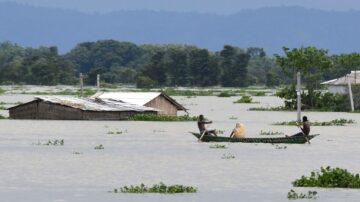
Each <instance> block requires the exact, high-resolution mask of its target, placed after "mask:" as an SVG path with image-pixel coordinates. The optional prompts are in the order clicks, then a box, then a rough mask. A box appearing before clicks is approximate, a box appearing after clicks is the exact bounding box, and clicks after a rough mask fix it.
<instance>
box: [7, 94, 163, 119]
mask: <svg viewBox="0 0 360 202" xmlns="http://www.w3.org/2000/svg"><path fill="white" fill-rule="evenodd" d="M136 113H151V114H157V113H158V110H157V109H154V108H151V107H146V106H139V105H135V104H131V103H125V102H118V101H114V100H111V99H88V98H76V97H69V96H40V97H35V100H33V101H31V102H27V103H24V104H20V105H17V106H14V107H11V108H9V115H10V118H11V119H54V120H127V119H128V118H129V116H131V115H133V114H136Z"/></svg>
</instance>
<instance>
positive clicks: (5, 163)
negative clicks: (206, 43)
mask: <svg viewBox="0 0 360 202" xmlns="http://www.w3.org/2000/svg"><path fill="white" fill-rule="evenodd" d="M32 97H33V96H31V95H7V94H5V95H2V96H0V102H1V101H2V102H8V103H10V102H11V103H15V102H18V101H21V102H25V101H30V100H31V99H32ZM174 98H175V99H176V100H177V101H178V102H180V103H181V104H184V105H185V107H186V108H188V109H189V113H190V115H199V114H200V113H202V114H204V115H205V116H206V117H207V118H208V119H211V120H213V124H211V126H210V127H209V128H216V129H220V130H223V131H224V135H226V136H228V135H229V133H230V131H231V129H232V128H233V127H234V126H235V123H236V122H242V123H244V124H245V126H246V129H247V133H246V135H247V136H248V137H259V136H260V135H259V133H260V132H261V130H264V131H278V132H283V133H285V134H293V133H296V132H298V129H297V128H296V127H293V126H292V127H291V126H274V125H271V123H273V122H278V121H290V120H295V119H296V113H295V112H256V111H248V110H247V109H248V108H250V107H258V106H264V107H269V106H271V107H272V106H280V105H282V101H281V100H280V99H278V98H276V97H272V96H264V97H253V99H254V101H258V102H260V103H259V104H233V101H235V100H237V99H238V98H239V97H230V98H219V97H214V96H208V97H192V98H187V97H177V96H175V97H174ZM1 113H2V114H4V115H7V112H6V111H1ZM303 115H307V116H308V118H309V119H310V121H329V120H332V119H335V118H346V119H354V120H355V121H356V122H357V123H356V124H351V125H348V126H330V127H329V126H327V127H320V126H318V127H315V126H313V127H312V128H311V133H313V134H320V136H318V137H316V138H315V139H313V140H312V141H311V144H304V145H286V146H287V148H286V149H276V146H275V145H271V144H246V143H232V144H228V143H226V146H227V147H228V148H227V149H211V148H209V146H210V145H213V144H212V143H199V142H198V141H197V140H196V139H195V138H194V137H193V136H192V135H191V134H189V131H197V126H196V123H195V122H134V121H46V120H0V163H1V164H0V201H1V202H29V201H34V202H65V201H74V202H75V201H76V202H98V201H106V202H107V201H153V202H157V201H179V202H180V201H181V202H183V201H214V202H215V201H288V199H287V193H288V191H289V190H290V189H294V190H296V191H297V192H303V193H305V192H307V191H308V190H316V191H318V196H319V197H318V199H317V200H316V201H359V198H360V191H359V190H351V189H320V188H294V187H292V185H291V182H292V181H294V180H295V179H297V178H299V177H301V176H302V175H309V174H310V172H311V171H314V170H319V168H320V167H321V166H332V167H342V168H347V169H348V170H350V171H351V172H353V173H360V163H359V156H360V137H359V135H360V127H359V126H360V125H359V123H360V116H359V114H355V113H325V112H306V113H304V114H303ZM110 131H122V132H123V133H122V134H107V133H108V132H110ZM54 139H64V141H65V144H64V146H44V145H37V143H38V142H40V143H45V142H47V141H48V140H54ZM100 144H102V145H103V146H104V149H103V150H95V149H94V147H95V146H97V145H100ZM74 152H78V153H80V154H74ZM223 155H233V156H235V158H234V159H222V156H223ZM159 182H164V183H165V184H167V185H170V184H182V185H189V186H195V187H197V188H198V192H197V193H194V194H176V195H163V194H120V193H118V194H114V193H109V191H111V190H113V189H114V188H119V187H122V186H125V185H138V184H140V183H144V184H146V185H152V184H157V183H159ZM305 201H306V200H305Z"/></svg>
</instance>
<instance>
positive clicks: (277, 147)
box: [275, 144, 287, 149]
mask: <svg viewBox="0 0 360 202" xmlns="http://www.w3.org/2000/svg"><path fill="white" fill-rule="evenodd" d="M275 149H287V146H280V145H278V144H276V145H275Z"/></svg>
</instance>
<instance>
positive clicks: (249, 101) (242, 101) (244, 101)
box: [234, 95, 252, 103]
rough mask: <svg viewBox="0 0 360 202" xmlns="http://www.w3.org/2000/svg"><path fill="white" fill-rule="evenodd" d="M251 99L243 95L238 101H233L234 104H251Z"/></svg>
mask: <svg viewBox="0 0 360 202" xmlns="http://www.w3.org/2000/svg"><path fill="white" fill-rule="evenodd" d="M251 102H252V97H251V96H248V95H243V96H242V97H241V98H240V99H239V100H237V101H235V102H234V103H251Z"/></svg>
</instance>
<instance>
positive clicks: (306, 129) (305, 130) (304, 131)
mask: <svg viewBox="0 0 360 202" xmlns="http://www.w3.org/2000/svg"><path fill="white" fill-rule="evenodd" d="M302 122H303V125H302V127H301V126H299V128H300V130H301V132H299V133H296V134H295V135H293V137H297V136H308V135H309V134H310V123H309V120H308V118H307V116H303V117H302Z"/></svg>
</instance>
